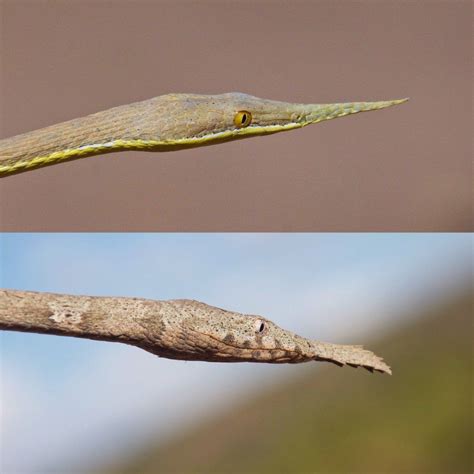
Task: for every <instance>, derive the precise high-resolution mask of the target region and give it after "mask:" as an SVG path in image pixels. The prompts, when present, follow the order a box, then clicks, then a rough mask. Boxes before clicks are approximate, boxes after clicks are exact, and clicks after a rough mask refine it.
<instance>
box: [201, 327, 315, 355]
mask: <svg viewBox="0 0 474 474" xmlns="http://www.w3.org/2000/svg"><path fill="white" fill-rule="evenodd" d="M199 334H200V335H201V336H205V337H208V338H209V339H212V340H213V341H216V342H218V343H219V344H222V345H224V346H225V347H230V348H232V349H234V350H236V351H240V352H242V353H244V354H246V355H248V356H249V357H242V359H243V360H245V359H252V358H255V356H253V354H254V353H256V352H264V353H265V354H270V356H271V357H270V359H266V358H265V360H275V361H278V360H303V359H305V357H304V355H303V353H302V352H299V351H293V350H288V349H283V348H278V347H275V348H273V349H268V348H266V347H241V346H236V345H235V344H231V343H229V342H224V341H222V340H221V339H218V338H217V337H214V336H212V335H210V334H207V333H199ZM274 351H278V352H283V353H284V355H281V356H279V357H274V356H273V355H272V352H274ZM235 355H236V354H228V355H227V356H228V357H232V356H235ZM223 357H226V356H225V355H223ZM262 359H264V358H262ZM307 359H309V357H308V358H307Z"/></svg>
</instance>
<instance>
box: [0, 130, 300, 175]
mask: <svg viewBox="0 0 474 474" xmlns="http://www.w3.org/2000/svg"><path fill="white" fill-rule="evenodd" d="M302 126H304V125H303V124H300V123H288V124H285V125H268V126H249V127H245V128H239V129H233V130H224V131H222V132H216V133H208V134H206V135H203V136H200V137H189V138H179V139H176V140H113V141H110V142H107V143H95V144H92V145H82V146H80V147H77V148H67V149H65V150H60V151H55V152H53V153H50V154H49V155H44V156H38V157H35V158H33V159H28V160H25V161H18V162H16V163H14V164H12V165H3V166H0V177H1V176H3V175H6V174H12V173H15V172H16V171H19V170H27V169H34V168H39V167H42V166H46V165H50V164H53V163H55V162H58V161H62V160H67V159H71V158H80V157H85V156H91V155H96V154H102V153H104V152H119V151H125V150H147V149H148V150H150V151H152V150H153V149H157V148H163V149H164V150H162V151H166V148H168V147H169V151H171V150H172V149H173V148H179V147H180V146H182V147H186V146H189V147H192V146H200V145H206V144H208V143H211V142H213V141H219V140H225V139H226V138H232V137H235V136H241V135H242V136H245V135H265V134H268V133H277V132H280V131H284V130H291V129H293V128H298V127H302Z"/></svg>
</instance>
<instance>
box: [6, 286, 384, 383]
mask: <svg viewBox="0 0 474 474" xmlns="http://www.w3.org/2000/svg"><path fill="white" fill-rule="evenodd" d="M262 322H264V326H265V330H264V334H263V335H262V334H259V332H258V331H259V329H258V328H259V327H260V325H261V323H262ZM0 329H3V330H11V331H24V332H35V333H44V334H55V335H61V336H72V337H81V338H87V339H94V340H102V341H111V342H122V343H126V344H130V345H134V346H137V347H140V348H141V349H144V350H146V351H148V352H151V353H153V354H155V355H158V356H160V357H167V358H170V359H181V360H201V361H209V362H267V363H299V362H308V361H325V362H332V363H334V364H337V365H341V366H342V365H350V366H352V367H364V368H366V369H368V370H370V371H372V370H377V371H380V372H385V373H389V374H390V373H391V369H390V367H389V366H388V365H387V364H385V363H384V362H383V360H382V359H381V358H379V357H377V356H376V355H375V354H373V353H372V352H370V351H368V350H365V349H363V348H362V347H361V346H345V345H338V344H328V343H324V342H318V341H312V340H309V339H305V338H303V337H300V336H298V335H296V334H294V333H292V332H290V331H286V330H285V329H282V328H280V327H279V326H277V325H276V324H274V323H273V322H272V321H270V320H268V319H265V318H263V317H260V316H255V315H248V314H240V313H236V312H233V311H226V310H224V309H220V308H216V307H214V306H209V305H207V304H204V303H200V302H198V301H193V300H170V301H152V300H146V299H139V298H113V297H91V296H70V295H58V294H53V293H37V292H31V291H17V290H0Z"/></svg>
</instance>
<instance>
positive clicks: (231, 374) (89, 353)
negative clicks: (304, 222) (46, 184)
mask: <svg viewBox="0 0 474 474" xmlns="http://www.w3.org/2000/svg"><path fill="white" fill-rule="evenodd" d="M0 239H1V240H0V251H1V253H0V262H1V274H0V277H1V286H2V287H4V288H15V289H26V290H37V291H52V292H63V293H71V294H89V295H103V296H112V295H117V296H138V297H146V298H154V299H171V298H193V299H197V300H201V301H204V302H206V303H208V304H213V305H216V306H220V307H223V308H227V309H231V310H235V311H240V312H244V313H253V314H261V315H263V316H265V317H268V318H269V319H272V320H273V321H275V322H276V323H277V324H279V325H280V326H282V327H285V328H287V329H290V330H293V331H295V332H299V333H301V335H303V336H306V337H313V338H316V339H321V340H327V341H329V342H341V343H350V342H354V343H367V345H368V346H369V347H370V344H369V343H370V340H371V339H372V338H374V337H377V336H378V335H380V334H382V333H383V332H384V331H387V330H389V329H390V327H392V326H395V325H397V324H400V323H402V322H403V320H404V319H406V318H409V317H410V311H411V310H412V309H413V308H415V307H417V306H420V305H423V304H426V302H432V301H433V299H435V298H438V297H440V298H442V297H443V296H444V295H445V293H449V292H450V291H452V290H454V289H456V288H457V287H458V286H459V284H460V282H462V281H466V279H467V278H468V275H469V273H470V270H471V269H470V265H471V237H470V236H468V235H461V234H2V235H1V237H0ZM0 341H1V374H0V376H1V386H0V388H1V396H2V405H3V410H2V414H1V434H2V438H1V448H2V463H3V468H4V470H6V471H7V472H8V471H13V470H16V471H23V472H31V470H32V469H33V467H35V466H36V467H38V466H43V467H44V468H46V467H51V466H55V467H58V466H59V467H60V466H61V465H62V463H65V464H63V465H68V466H70V465H71V464H70V463H72V465H74V463H79V462H82V463H84V459H87V460H88V461H90V462H91V463H100V461H101V458H100V455H99V454H97V453H102V454H103V456H105V457H106V456H108V455H109V456H110V455H116V454H117V453H118V452H124V453H126V451H127V450H126V448H128V449H130V450H132V449H133V448H134V447H135V446H138V445H139V444H140V443H141V442H142V441H143V440H144V439H146V437H147V435H149V434H151V433H153V435H154V436H155V437H159V436H162V437H163V439H164V438H166V437H167V436H169V435H171V434H172V433H174V432H175V431H177V430H179V429H181V427H182V426H184V425H186V424H187V423H191V422H192V421H194V420H196V419H199V418H202V417H205V416H206V415H207V414H209V413H210V412H211V411H212V412H215V411H216V410H219V409H222V410H224V409H225V408H226V407H227V406H228V404H230V403H233V402H235V400H236V397H237V399H241V398H243V397H245V396H251V393H253V391H254V390H257V388H256V387H255V380H256V379H258V380H259V384H258V386H264V385H265V384H271V383H275V382H276V381H278V380H280V379H282V378H283V377H291V376H295V375H297V374H299V373H301V371H304V370H307V369H306V367H305V365H303V366H291V367H290V366H279V367H278V366H266V365H263V364H262V365H257V364H208V363H199V362H189V363H188V362H181V361H170V360H166V359H159V358H157V357H154V356H152V355H151V354H148V353H146V352H143V351H140V350H138V349H136V348H132V347H127V346H122V345H119V344H111V343H100V342H94V341H86V340H78V339H72V338H62V337H56V336H44V335H35V334H22V333H13V332H4V333H2V334H1V339H0ZM381 355H382V356H383V354H381ZM363 375H365V374H361V376H363ZM191 388H192V390H191ZM223 395H225V396H224V397H223ZM223 398H224V399H225V400H226V402H222V401H221V400H222V399H223ZM71 406H73V407H74V410H72V411H71ZM71 413H72V414H71ZM65 420H67V423H65ZM6 433H8V436H6ZM121 433H122V435H121ZM123 433H127V436H126V437H124V435H123ZM26 449H27V450H28V452H29V456H25V455H24V453H25V450H26ZM58 452H63V453H64V455H63V456H61V457H60V456H58V455H57V453H58ZM77 465H79V464H77ZM82 466H83V465H82Z"/></svg>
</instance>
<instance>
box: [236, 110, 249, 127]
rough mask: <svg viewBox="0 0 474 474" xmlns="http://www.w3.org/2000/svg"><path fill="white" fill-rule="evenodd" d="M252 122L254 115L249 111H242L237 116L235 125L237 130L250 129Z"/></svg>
mask: <svg viewBox="0 0 474 474" xmlns="http://www.w3.org/2000/svg"><path fill="white" fill-rule="evenodd" d="M251 121H252V114H251V113H250V112H248V111H247V110H241V111H239V112H237V113H236V114H235V117H234V124H235V126H236V127H237V128H243V127H248V126H249V125H250V122H251Z"/></svg>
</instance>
